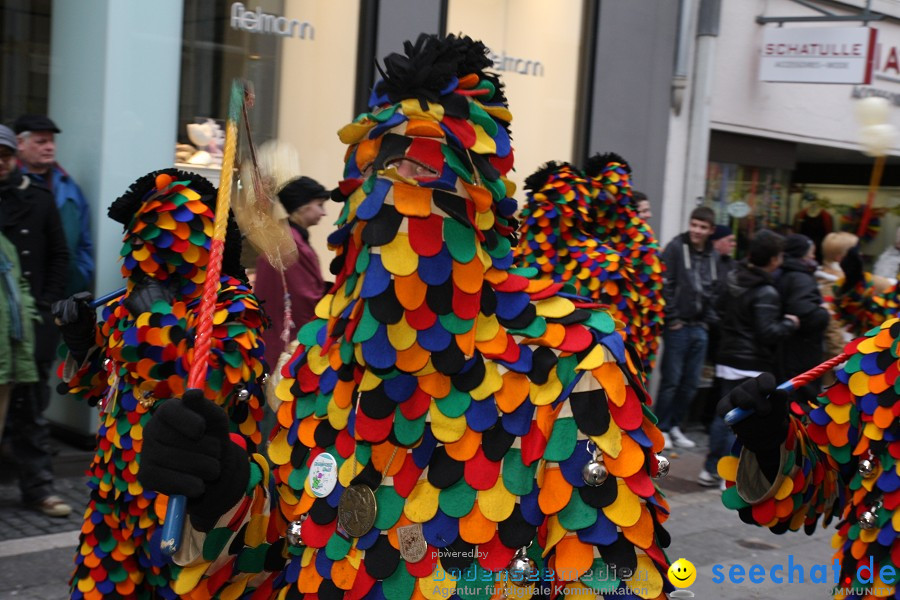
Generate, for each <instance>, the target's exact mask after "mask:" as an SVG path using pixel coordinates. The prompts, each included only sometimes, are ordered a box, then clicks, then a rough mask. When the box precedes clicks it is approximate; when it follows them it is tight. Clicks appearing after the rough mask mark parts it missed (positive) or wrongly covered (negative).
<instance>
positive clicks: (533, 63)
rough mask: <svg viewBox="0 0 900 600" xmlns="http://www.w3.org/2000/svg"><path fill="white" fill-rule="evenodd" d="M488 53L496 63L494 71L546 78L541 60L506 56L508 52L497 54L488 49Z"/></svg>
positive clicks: (503, 51) (502, 51)
mask: <svg viewBox="0 0 900 600" xmlns="http://www.w3.org/2000/svg"><path fill="white" fill-rule="evenodd" d="M488 52H489V54H488V57H489V58H490V59H491V60H492V61H493V63H494V69H495V70H497V71H500V72H501V73H518V74H519V75H529V76H531V77H543V76H544V64H543V63H542V62H541V61H539V60H531V59H527V58H518V57H516V56H509V55H508V54H506V50H501V51H500V54H497V53H496V52H494V51H493V50H491V49H490V48H488Z"/></svg>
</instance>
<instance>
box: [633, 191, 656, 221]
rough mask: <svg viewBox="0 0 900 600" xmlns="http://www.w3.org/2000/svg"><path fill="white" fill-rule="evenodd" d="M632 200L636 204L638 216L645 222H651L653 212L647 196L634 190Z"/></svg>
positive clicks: (635, 208) (635, 209)
mask: <svg viewBox="0 0 900 600" xmlns="http://www.w3.org/2000/svg"><path fill="white" fill-rule="evenodd" d="M631 200H632V202H634V211H635V212H636V213H637V216H639V217H640V218H641V219H643V220H644V221H649V220H650V219H651V218H652V217H653V211H652V210H650V200H648V199H647V194H645V193H644V192H639V191H637V190H632V192H631Z"/></svg>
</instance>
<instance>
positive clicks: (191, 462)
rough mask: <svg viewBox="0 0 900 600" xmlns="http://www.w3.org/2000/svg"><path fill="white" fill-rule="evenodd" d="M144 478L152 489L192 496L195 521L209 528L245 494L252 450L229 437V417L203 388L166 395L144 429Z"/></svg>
mask: <svg viewBox="0 0 900 600" xmlns="http://www.w3.org/2000/svg"><path fill="white" fill-rule="evenodd" d="M137 477H138V481H140V483H141V485H142V486H144V487H145V488H147V489H151V490H156V491H158V492H162V493H164V494H167V495H170V496H171V495H175V494H181V495H183V496H186V497H187V499H188V502H187V512H188V515H189V516H190V517H191V525H192V526H193V527H194V529H197V530H199V531H209V530H210V529H212V528H213V525H215V523H216V521H218V520H219V517H221V516H222V515H223V514H225V513H226V512H227V511H228V510H229V509H230V508H231V507H233V506H234V505H235V504H237V502H238V500H240V498H241V497H242V496H243V495H244V492H245V491H246V489H247V483H248V482H249V480H250V463H249V459H248V457H247V453H246V451H245V450H244V449H243V448H241V447H240V446H238V445H237V444H234V443H232V442H231V440H230V439H229V437H228V417H227V416H226V415H225V412H224V411H223V410H222V408H221V407H219V406H216V405H215V404H214V403H212V402H210V401H209V400H206V399H205V398H204V397H203V392H201V391H200V390H188V391H187V392H186V393H185V394H184V398H183V399H182V398H172V399H170V400H166V401H165V402H164V403H163V404H162V406H160V407H159V408H158V409H157V410H156V412H155V413H154V415H153V417H152V418H151V419H150V421H149V422H148V423H147V426H146V427H145V428H144V445H143V448H142V449H141V465H140V468H139V469H138V474H137Z"/></svg>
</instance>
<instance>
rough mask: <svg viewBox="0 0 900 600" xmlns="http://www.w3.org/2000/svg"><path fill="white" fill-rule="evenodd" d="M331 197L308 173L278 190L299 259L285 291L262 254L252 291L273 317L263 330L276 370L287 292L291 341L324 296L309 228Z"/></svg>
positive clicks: (282, 343) (268, 356)
mask: <svg viewBox="0 0 900 600" xmlns="http://www.w3.org/2000/svg"><path fill="white" fill-rule="evenodd" d="M330 196H331V191H330V190H327V189H325V187H323V186H322V184H320V183H319V182H318V181H316V180H315V179H312V178H311V177H306V176H303V177H298V178H297V179H293V180H291V181H290V182H288V183H287V184H286V185H285V186H284V187H283V188H281V191H279V192H278V200H279V201H280V202H281V205H282V206H283V207H284V210H285V212H287V214H288V222H289V223H290V226H291V236H292V237H293V238H294V243H295V244H296V245H297V254H298V255H299V259H298V260H297V262H296V263H294V264H293V265H291V266H290V267H288V268H287V270H285V273H284V279H285V282H286V283H287V289H286V290H285V289H284V286H283V285H282V283H281V275H280V273H279V272H278V270H277V269H275V267H273V266H272V265H271V264H269V261H268V260H266V257H265V255H260V257H259V258H258V259H257V261H256V283H255V284H254V285H253V290H254V292H255V293H256V296H257V297H258V298H259V299H260V300H262V301H263V303H264V304H263V308H264V309H265V311H266V314H267V315H269V318H271V319H272V326H271V327H270V328H268V329H266V330H265V331H264V332H263V340H265V343H266V362H267V363H268V365H269V369H270V370H274V369H275V366H276V365H277V364H278V356H279V355H280V354H281V351H282V350H283V349H284V347H285V344H286V343H285V341H284V339H283V337H282V331H283V330H284V296H285V293H287V294H288V295H289V296H290V300H291V320H292V321H293V325H292V326H291V328H290V334H289V336H288V337H287V339H288V340H289V341H293V340H295V339H296V338H297V330H298V329H299V328H300V327H302V326H303V325H305V324H306V323H307V322H308V321H309V320H310V319H312V317H313V312H314V311H315V308H316V304H318V302H319V300H321V299H322V296H324V295H325V292H326V289H325V282H324V280H323V279H322V270H321V268H320V266H319V257H318V256H316V253H315V251H314V250H313V249H312V247H311V246H310V245H309V232H308V229H309V228H310V227H312V226H313V225H316V224H317V223H318V222H319V220H320V219H321V218H322V217H324V216H325V206H324V204H325V201H326V200H327V199H328V198H329V197H330Z"/></svg>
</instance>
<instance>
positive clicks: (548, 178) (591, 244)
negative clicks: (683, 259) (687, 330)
mask: <svg viewBox="0 0 900 600" xmlns="http://www.w3.org/2000/svg"><path fill="white" fill-rule="evenodd" d="M588 170H589V173H591V176H590V177H588V176H587V175H585V174H584V173H582V172H581V171H579V170H578V169H576V168H575V167H573V166H571V165H569V164H566V163H562V164H559V163H554V162H550V163H547V164H546V165H545V166H544V167H542V168H541V169H540V170H538V171H537V172H536V173H534V174H533V175H531V176H530V177H529V178H528V179H527V180H526V181H525V187H526V189H527V190H528V191H529V193H528V200H527V203H526V205H525V207H524V208H523V209H522V225H521V229H520V237H519V245H518V247H517V248H516V249H515V256H516V262H517V264H519V265H520V266H527V267H534V268H536V269H538V272H539V273H540V274H541V275H542V276H544V277H549V278H551V279H553V280H554V281H558V282H563V283H569V284H570V285H572V286H573V287H574V291H575V293H576V294H578V295H581V296H585V297H588V298H592V299H593V300H596V301H597V302H600V303H601V304H603V305H606V306H608V307H609V308H610V310H611V312H612V315H613V316H614V317H615V318H616V319H618V320H619V321H622V322H623V323H624V324H625V329H624V335H625V339H626V341H628V342H629V343H631V344H633V345H634V347H635V349H636V350H637V353H638V356H639V357H640V359H641V363H642V366H643V367H644V369H645V370H648V371H649V369H651V368H652V365H653V361H654V359H655V354H656V350H657V348H658V337H659V334H660V328H661V324H662V313H663V298H662V271H663V265H662V261H661V260H660V259H659V244H657V242H656V240H655V239H654V237H653V232H652V231H651V230H650V228H649V227H648V226H647V224H646V223H644V222H643V221H642V220H641V219H639V218H638V217H637V215H636V213H635V212H634V209H633V207H632V202H631V185H630V182H629V180H630V173H631V169H630V168H629V167H628V165H627V163H625V161H624V160H623V159H621V158H620V157H618V156H617V155H615V154H604V155H597V156H594V157H593V158H591V160H590V161H589V163H588Z"/></svg>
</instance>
